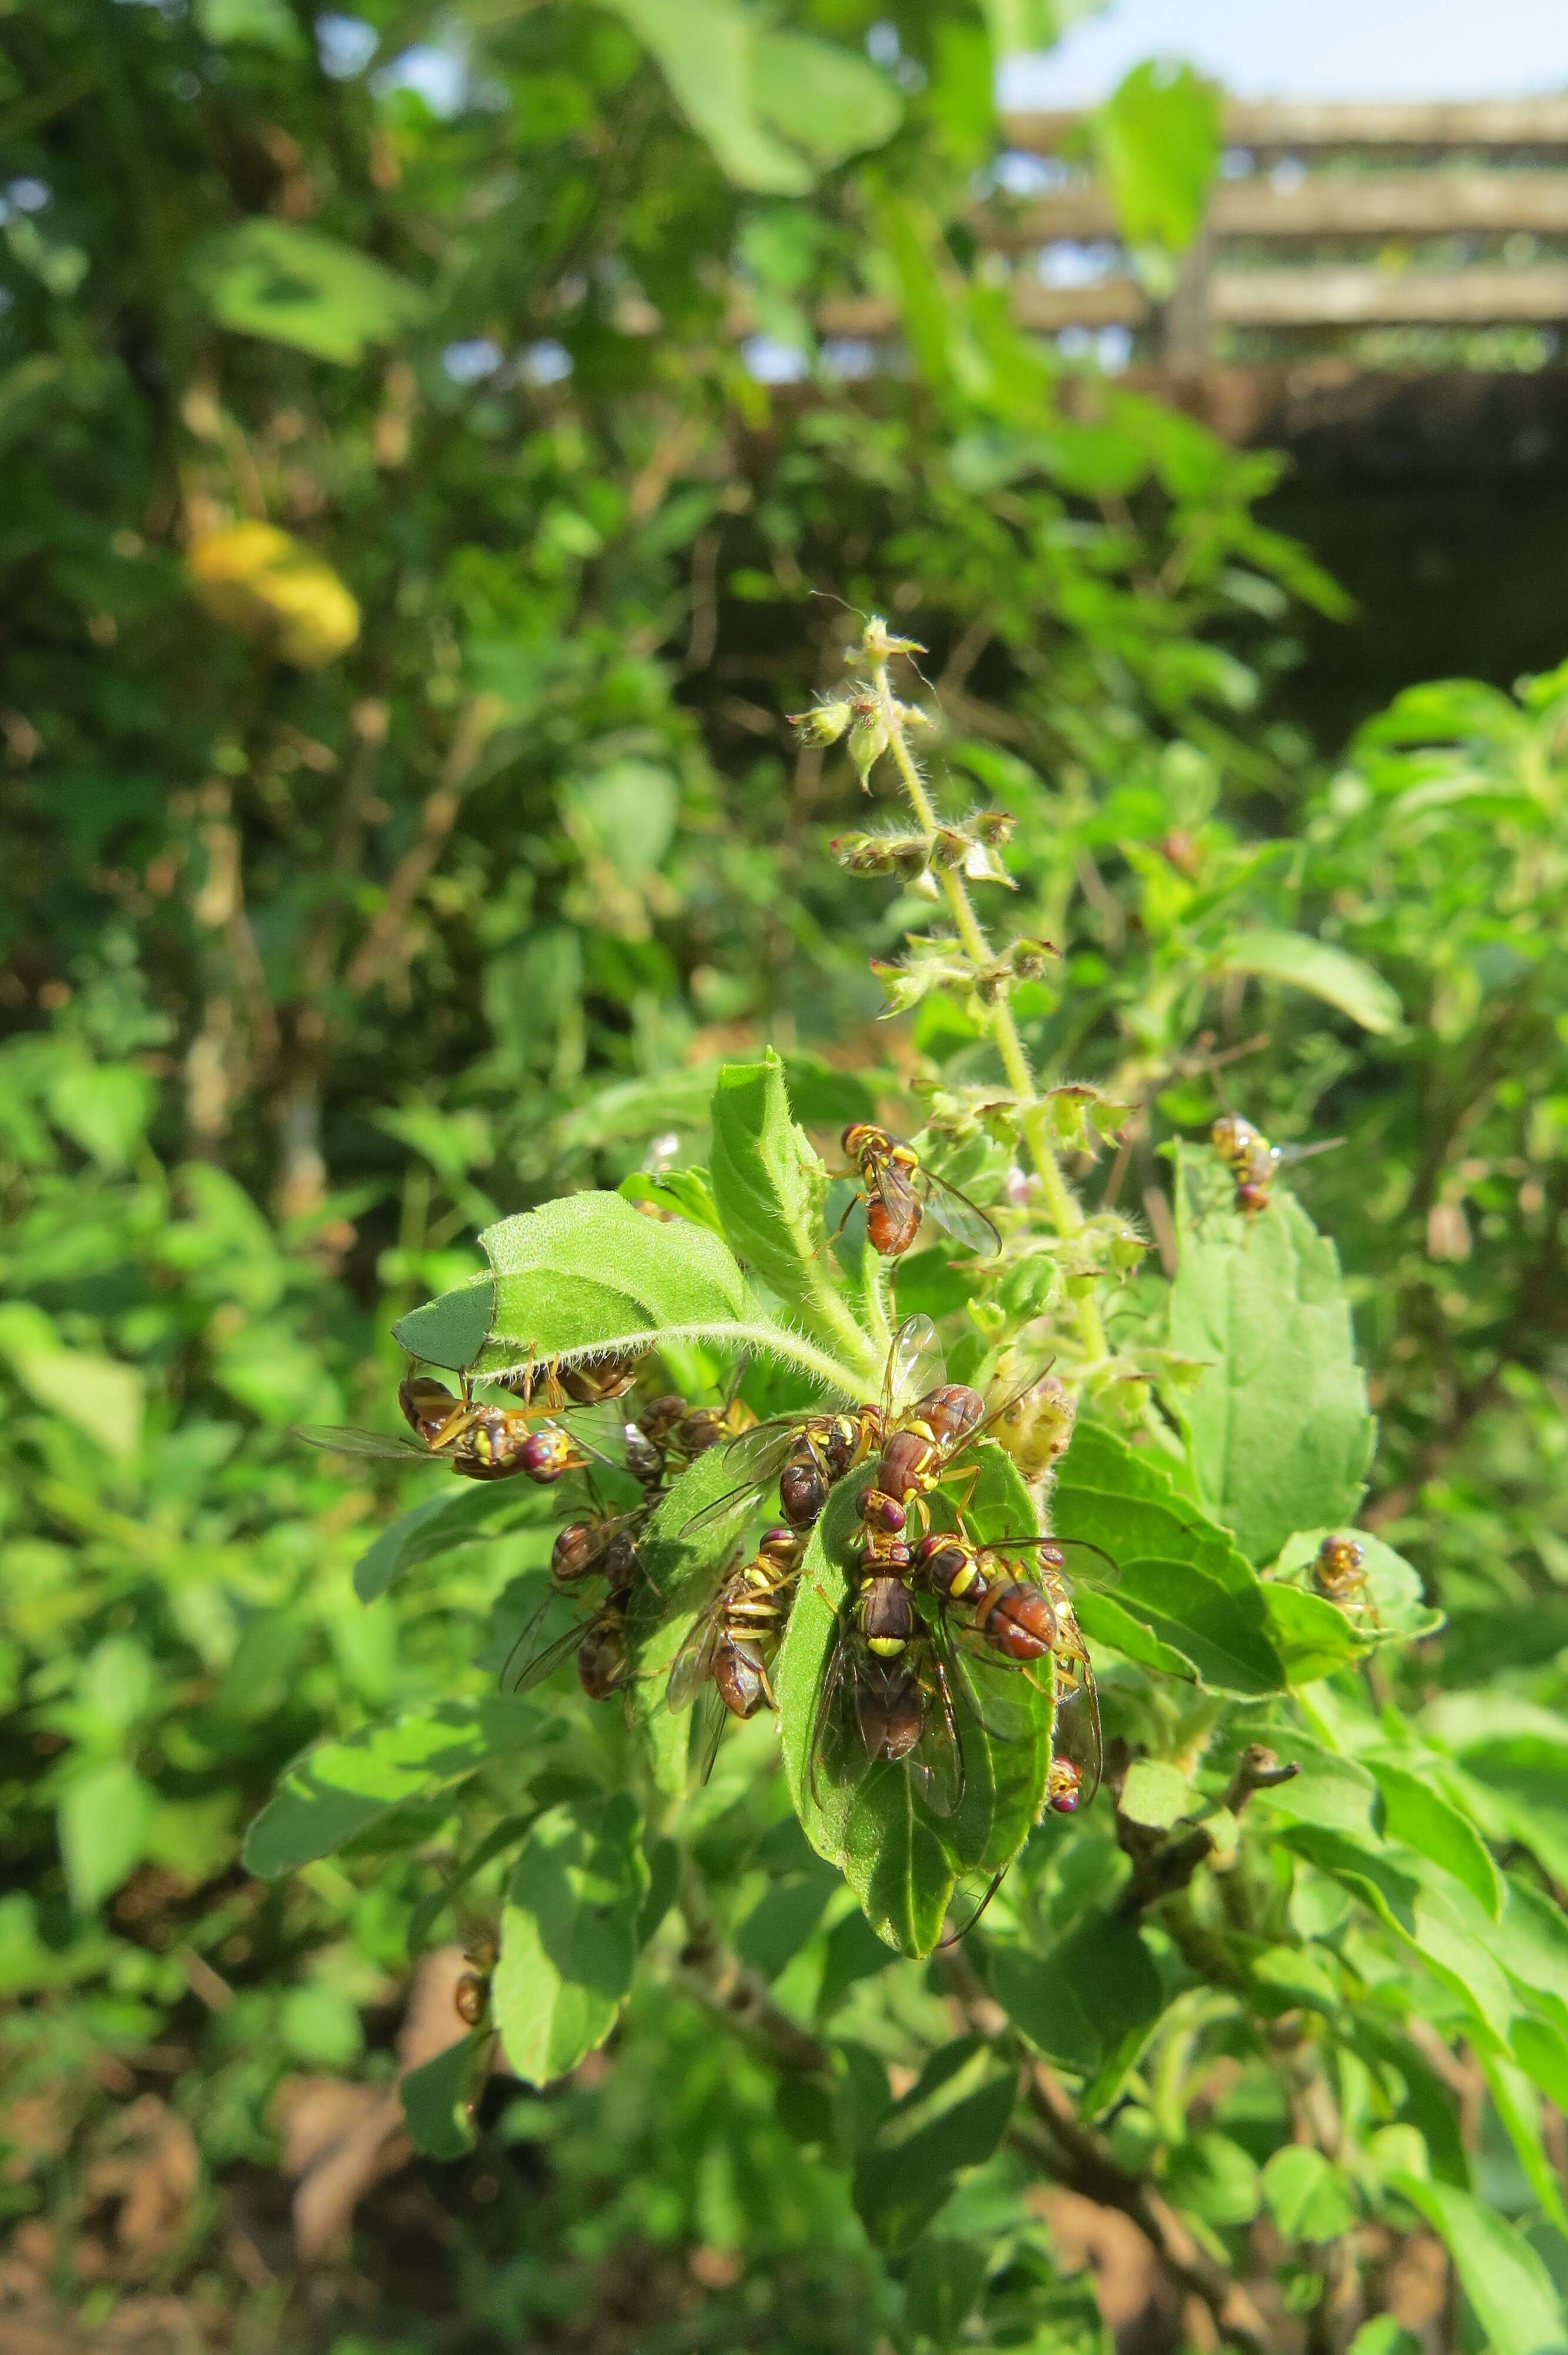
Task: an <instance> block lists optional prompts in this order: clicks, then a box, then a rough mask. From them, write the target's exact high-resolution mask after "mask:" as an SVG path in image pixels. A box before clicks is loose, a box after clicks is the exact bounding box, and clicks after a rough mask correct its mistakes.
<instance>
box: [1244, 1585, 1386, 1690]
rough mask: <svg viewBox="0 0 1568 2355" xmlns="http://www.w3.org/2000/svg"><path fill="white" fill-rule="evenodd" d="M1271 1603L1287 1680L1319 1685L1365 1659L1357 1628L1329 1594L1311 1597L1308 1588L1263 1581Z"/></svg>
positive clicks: (1270, 1622)
mask: <svg viewBox="0 0 1568 2355" xmlns="http://www.w3.org/2000/svg"><path fill="white" fill-rule="evenodd" d="M1263 1593H1264V1599H1265V1601H1266V1604H1268V1631H1269V1634H1270V1635H1271V1636H1273V1638H1274V1641H1275V1645H1276V1646H1277V1650H1278V1653H1279V1657H1280V1658H1281V1659H1282V1660H1283V1661H1284V1663H1285V1674H1286V1678H1287V1682H1288V1683H1290V1684H1292V1685H1311V1684H1316V1683H1317V1681H1318V1679H1319V1677H1331V1676H1332V1675H1333V1673H1334V1671H1335V1669H1336V1668H1347V1667H1348V1666H1349V1665H1350V1663H1351V1661H1352V1660H1359V1659H1360V1658H1361V1657H1362V1656H1363V1654H1364V1653H1365V1651H1366V1648H1367V1647H1366V1645H1365V1643H1364V1642H1363V1641H1362V1639H1361V1636H1359V1635H1358V1633H1357V1631H1356V1629H1355V1627H1354V1626H1353V1625H1351V1621H1350V1620H1349V1619H1348V1618H1347V1617H1346V1615H1345V1614H1344V1613H1343V1612H1342V1611H1341V1610H1340V1609H1339V1607H1338V1606H1337V1605H1336V1604H1332V1603H1330V1601H1329V1598H1328V1596H1327V1595H1326V1594H1308V1593H1307V1591H1306V1589H1305V1588H1304V1587H1300V1586H1285V1585H1282V1584H1281V1583H1280V1582H1279V1581H1278V1580H1277V1579H1274V1578H1266V1579H1265V1580H1264V1582H1263Z"/></svg>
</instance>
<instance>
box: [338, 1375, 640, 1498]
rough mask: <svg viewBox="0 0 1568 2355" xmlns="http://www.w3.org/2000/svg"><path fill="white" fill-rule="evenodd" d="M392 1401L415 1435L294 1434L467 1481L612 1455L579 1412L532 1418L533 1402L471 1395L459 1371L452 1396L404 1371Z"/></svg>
mask: <svg viewBox="0 0 1568 2355" xmlns="http://www.w3.org/2000/svg"><path fill="white" fill-rule="evenodd" d="M397 1403H398V1405H399V1406H400V1407H401V1408H402V1410H403V1416H404V1420H405V1421H406V1422H407V1423H408V1425H409V1427H410V1429H411V1430H412V1431H413V1432H415V1433H416V1434H417V1436H416V1438H414V1439H397V1438H392V1437H389V1436H387V1434H386V1433H382V1432H378V1431H355V1430H351V1429H346V1428H343V1427H340V1426H339V1425H337V1424H333V1423H302V1424H299V1425H297V1426H296V1427H295V1430H294V1433H293V1436H294V1437H295V1438H296V1439H302V1440H304V1441H305V1442H306V1444H308V1445H309V1446H312V1447H323V1448H328V1449H331V1450H333V1451H334V1453H337V1454H339V1455H361V1456H369V1457H373V1458H376V1460H378V1461H381V1462H390V1463H401V1462H403V1461H404V1460H405V1459H406V1458H408V1457H409V1456H414V1457H417V1458H418V1459H419V1460H420V1461H421V1462H423V1463H427V1464H429V1463H430V1462H432V1461H434V1462H436V1463H440V1464H446V1465H450V1468H451V1469H452V1471H454V1472H456V1473H459V1474H461V1476H462V1477H463V1478H465V1479H469V1480H510V1479H514V1478H515V1477H516V1476H517V1475H518V1474H519V1473H521V1474H522V1475H523V1476H524V1477H525V1478H526V1479H529V1480H535V1481H537V1482H538V1483H539V1484H540V1486H541V1487H549V1486H551V1484H552V1483H554V1482H555V1481H556V1480H559V1479H560V1478H561V1477H562V1476H563V1475H564V1474H566V1473H567V1472H580V1471H582V1470H583V1469H584V1467H585V1466H586V1465H588V1463H589V1462H590V1461H591V1460H593V1459H595V1458H597V1459H598V1460H599V1462H600V1463H609V1462H610V1461H612V1459H611V1458H610V1457H609V1456H608V1455H606V1454H605V1451H604V1447H603V1445H602V1444H598V1440H597V1439H596V1440H590V1439H589V1438H588V1434H587V1432H586V1431H585V1429H584V1426H583V1422H582V1418H581V1415H580V1413H578V1414H577V1415H575V1416H574V1423H573V1427H572V1429H571V1430H570V1431H568V1430H567V1428H566V1426H565V1424H564V1423H556V1422H541V1421H539V1419H538V1418H539V1415H540V1412H541V1410H539V1409H538V1408H535V1407H531V1406H491V1405H488V1404H485V1403H484V1402H482V1401H477V1400H475V1399H474V1398H473V1396H472V1394H471V1387H470V1384H469V1381H468V1379H467V1377H466V1376H465V1377H464V1378H463V1384H462V1391H461V1396H460V1397H457V1398H454V1397H453V1395H452V1393H451V1391H449V1390H448V1389H447V1387H446V1384H445V1383H444V1382H438V1381H436V1380H434V1379H433V1378H432V1377H431V1376H430V1375H429V1374H410V1375H409V1376H408V1378H407V1380H405V1381H403V1382H402V1383H400V1384H399V1386H398V1391H397ZM603 1436H604V1434H603V1433H599V1438H602V1437H603Z"/></svg>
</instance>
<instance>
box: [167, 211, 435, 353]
mask: <svg viewBox="0 0 1568 2355" xmlns="http://www.w3.org/2000/svg"><path fill="white" fill-rule="evenodd" d="M193 267H194V269H195V272H196V284H197V286H198V288H199V290H200V292H201V293H202V294H203V295H204V296H205V298H206V301H207V308H208V310H209V311H210V312H211V314H212V315H213V317H214V318H215V319H216V320H217V324H218V325H219V326H220V327H229V328H232V329H233V330H234V332H235V333H236V334H237V335H242V336H263V337H264V338H265V339H266V340H267V342H269V343H272V344H288V345H291V346H292V347H293V349H294V350H296V351H301V352H309V353H310V355H311V356H312V357H313V358H314V359H320V360H335V361H337V362H339V363H340V364H341V365H343V366H344V367H351V366H353V365H354V363H355V362H356V361H358V360H361V359H363V358H364V357H365V354H366V350H367V349H368V347H369V346H371V345H373V344H387V343H391V342H393V341H394V340H395V339H396V338H397V336H401V335H402V334H403V333H404V331H405V330H406V329H407V328H409V327H412V326H416V325H418V323H419V321H420V320H421V319H423V317H424V316H425V314H426V311H427V309H428V307H429V304H428V299H427V297H426V296H425V294H424V293H422V292H421V291H420V289H419V288H418V286H416V285H414V284H413V283H412V282H410V281H409V280H408V279H407V278H399V277H398V276H397V273H396V272H393V271H390V270H387V269H386V268H385V267H384V266H383V264H382V263H380V262H379V261H371V260H370V259H369V258H368V256H367V255H366V254H363V253H356V252H355V250H354V248H353V247H352V246H349V245H342V244H340V243H339V242H338V240H337V239H336V238H334V237H323V236H322V235H321V233H320V231H319V230H317V229H299V228H296V227H295V226H294V224H293V223H292V222H291V221H281V220H272V219H269V218H262V217H261V216H260V215H257V216H255V217H254V218H251V219H249V220H248V221H243V222H241V224H240V226H239V227H238V229H225V230H224V231H223V232H222V234H221V235H219V236H217V237H214V238H209V239H208V240H207V241H206V243H205V244H204V245H202V246H201V247H200V248H199V249H198V250H197V252H196V256H195V259H194V263H193Z"/></svg>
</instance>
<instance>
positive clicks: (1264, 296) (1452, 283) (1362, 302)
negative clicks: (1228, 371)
mask: <svg viewBox="0 0 1568 2355" xmlns="http://www.w3.org/2000/svg"><path fill="white" fill-rule="evenodd" d="M1209 310H1210V315H1211V317H1212V318H1213V320H1214V321H1215V322H1216V324H1218V325H1225V326H1232V327H1330V326H1343V327H1351V326H1354V327H1360V326H1371V325H1385V326H1393V325H1398V326H1413V325H1422V326H1442V327H1478V326H1493V325H1499V324H1502V323H1505V322H1508V321H1513V320H1524V321H1536V322H1554V321H1557V320H1563V319H1568V263H1563V262H1540V263H1532V264H1531V265H1530V266H1528V267H1525V268H1520V269H1517V270H1402V271H1398V272H1390V271H1384V270H1361V269H1349V268H1347V269H1316V270H1217V271H1216V272H1214V274H1213V278H1212V279H1211V281H1210V282H1209Z"/></svg>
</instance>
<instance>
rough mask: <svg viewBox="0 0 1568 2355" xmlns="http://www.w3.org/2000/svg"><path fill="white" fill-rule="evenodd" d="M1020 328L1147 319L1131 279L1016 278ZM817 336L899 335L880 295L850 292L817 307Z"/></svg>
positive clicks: (890, 307)
mask: <svg viewBox="0 0 1568 2355" xmlns="http://www.w3.org/2000/svg"><path fill="white" fill-rule="evenodd" d="M1012 315H1013V317H1014V318H1015V319H1016V320H1017V321H1018V323H1019V325H1020V326H1022V327H1033V328H1035V329H1036V330H1038V331H1039V332H1040V333H1041V334H1043V335H1054V334H1055V333H1056V331H1057V330H1058V329H1059V328H1062V327H1136V326H1139V325H1141V324H1142V322H1143V321H1144V320H1145V319H1147V318H1148V316H1149V301H1148V298H1147V296H1146V295H1145V294H1144V292H1143V289H1142V288H1141V287H1140V286H1139V285H1138V284H1137V283H1136V282H1135V281H1134V280H1132V279H1130V278H1101V279H1097V280H1096V282H1095V283H1094V284H1093V285H1090V286H1042V285H1041V284H1040V283H1039V282H1037V281H1035V280H1033V279H1020V280H1019V281H1018V282H1016V283H1015V285H1014V286H1013V289H1012ZM816 323H817V330H818V333H819V334H821V335H824V336H848V337H852V338H858V337H864V338H865V340H866V341H867V342H869V343H874V342H875V341H877V340H878V338H880V337H881V336H891V335H895V334H896V333H897V331H898V324H899V320H898V307H897V305H896V304H894V303H890V302H888V301H887V300H886V299H885V297H884V296H882V295H880V294H852V295H843V296H840V297H838V298H837V299H835V300H833V301H831V302H827V303H820V304H818V306H817V312H816Z"/></svg>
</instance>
